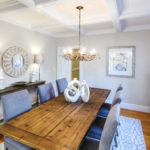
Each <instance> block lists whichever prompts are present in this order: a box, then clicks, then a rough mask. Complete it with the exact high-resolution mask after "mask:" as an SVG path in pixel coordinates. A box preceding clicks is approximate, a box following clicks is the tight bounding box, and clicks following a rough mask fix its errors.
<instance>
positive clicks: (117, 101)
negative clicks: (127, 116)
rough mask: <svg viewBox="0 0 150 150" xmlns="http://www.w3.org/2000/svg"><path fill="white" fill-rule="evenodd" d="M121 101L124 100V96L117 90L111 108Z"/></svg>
mask: <svg viewBox="0 0 150 150" xmlns="http://www.w3.org/2000/svg"><path fill="white" fill-rule="evenodd" d="M121 102H122V98H121V96H120V92H119V91H118V92H116V94H115V97H114V99H113V101H112V103H111V108H112V107H113V106H114V105H116V104H120V103H121Z"/></svg>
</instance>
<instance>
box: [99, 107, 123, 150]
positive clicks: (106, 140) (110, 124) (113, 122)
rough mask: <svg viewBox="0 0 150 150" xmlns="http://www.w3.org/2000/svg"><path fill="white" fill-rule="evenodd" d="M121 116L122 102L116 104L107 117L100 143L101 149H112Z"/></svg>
mask: <svg viewBox="0 0 150 150" xmlns="http://www.w3.org/2000/svg"><path fill="white" fill-rule="evenodd" d="M119 117H120V104H116V105H114V106H113V107H112V108H111V110H110V112H109V115H108V117H107V119H106V122H105V125H104V128H103V131H102V136H101V140H100V144H99V150H110V147H111V144H112V141H113V138H114V135H115V132H116V129H117V126H118V124H119Z"/></svg>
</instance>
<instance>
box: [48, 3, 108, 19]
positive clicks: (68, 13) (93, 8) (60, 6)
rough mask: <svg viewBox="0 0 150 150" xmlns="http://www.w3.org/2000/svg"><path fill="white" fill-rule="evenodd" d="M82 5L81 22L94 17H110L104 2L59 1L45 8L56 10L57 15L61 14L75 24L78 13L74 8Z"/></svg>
mask: <svg viewBox="0 0 150 150" xmlns="http://www.w3.org/2000/svg"><path fill="white" fill-rule="evenodd" d="M79 5H82V6H84V9H83V10H81V15H82V22H84V20H88V19H90V20H92V18H95V17H103V16H105V17H107V16H110V14H109V12H108V10H107V6H106V4H105V0H70V1H69V0H66V1H60V3H58V2H57V3H53V5H50V6H47V10H48V9H49V7H50V8H51V9H54V10H56V11H57V12H58V13H59V14H63V15H64V16H65V17H66V18H67V19H69V20H71V21H72V20H75V21H76V22H77V20H78V15H79V12H78V10H77V9H76V6H79Z"/></svg>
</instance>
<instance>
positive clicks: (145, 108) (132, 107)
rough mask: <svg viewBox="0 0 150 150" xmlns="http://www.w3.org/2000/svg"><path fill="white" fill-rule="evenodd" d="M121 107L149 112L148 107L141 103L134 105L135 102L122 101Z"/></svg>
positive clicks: (149, 108)
mask: <svg viewBox="0 0 150 150" xmlns="http://www.w3.org/2000/svg"><path fill="white" fill-rule="evenodd" d="M121 108H124V109H129V110H135V111H140V112H147V113H150V107H148V106H143V105H136V104H129V103H122V104H121Z"/></svg>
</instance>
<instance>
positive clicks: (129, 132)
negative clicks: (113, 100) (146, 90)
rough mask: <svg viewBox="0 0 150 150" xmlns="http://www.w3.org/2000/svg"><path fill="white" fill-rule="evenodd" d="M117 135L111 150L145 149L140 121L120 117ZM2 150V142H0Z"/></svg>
mask: <svg viewBox="0 0 150 150" xmlns="http://www.w3.org/2000/svg"><path fill="white" fill-rule="evenodd" d="M120 124H121V125H120V126H119V127H118V131H119V136H118V137H117V142H118V147H117V148H113V150H146V146H145V141H144V136H143V131H142V126H141V121H140V120H137V119H133V118H128V117H123V116H121V117H120ZM0 150H4V144H3V143H2V144H0Z"/></svg>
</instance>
